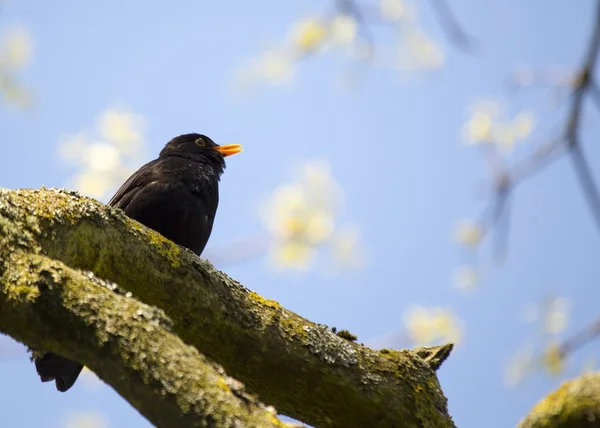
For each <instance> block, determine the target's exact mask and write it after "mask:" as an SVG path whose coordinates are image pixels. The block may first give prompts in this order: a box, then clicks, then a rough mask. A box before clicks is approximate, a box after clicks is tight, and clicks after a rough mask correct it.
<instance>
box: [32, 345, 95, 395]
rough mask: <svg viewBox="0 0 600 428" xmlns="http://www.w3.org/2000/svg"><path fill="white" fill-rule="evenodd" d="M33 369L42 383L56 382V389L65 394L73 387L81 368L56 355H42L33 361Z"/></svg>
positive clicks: (79, 365) (77, 364)
mask: <svg viewBox="0 0 600 428" xmlns="http://www.w3.org/2000/svg"><path fill="white" fill-rule="evenodd" d="M35 368H36V370H37V373H38V375H40V379H41V380H42V382H50V381H51V380H54V381H56V389H57V390H59V391H60V392H65V391H67V390H68V389H69V388H71V387H72V386H73V384H74V383H75V381H76V380H77V377H78V376H79V373H81V370H83V366H82V365H81V364H79V363H76V362H74V361H71V360H68V359H66V358H64V357H61V356H60V355H56V354H44V356H43V357H41V358H36V359H35Z"/></svg>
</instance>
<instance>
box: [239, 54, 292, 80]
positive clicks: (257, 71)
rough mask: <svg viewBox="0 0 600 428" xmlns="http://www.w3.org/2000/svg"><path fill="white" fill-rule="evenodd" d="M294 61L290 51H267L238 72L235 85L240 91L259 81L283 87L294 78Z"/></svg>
mask: <svg viewBox="0 0 600 428" xmlns="http://www.w3.org/2000/svg"><path fill="white" fill-rule="evenodd" d="M295 61H296V60H295V58H294V56H293V54H292V52H290V51H286V50H285V49H283V48H279V49H269V50H267V51H265V52H263V53H262V54H261V55H260V56H259V57H258V58H256V59H255V60H253V61H252V62H251V63H250V65H249V66H247V67H244V68H242V69H241V70H239V71H238V73H237V74H238V75H237V84H238V86H239V87H240V88H242V89H248V88H250V87H252V86H253V85H254V84H255V83H257V82H259V81H262V82H268V83H271V84H274V85H285V84H287V83H290V82H291V81H292V80H293V78H294V63H295Z"/></svg>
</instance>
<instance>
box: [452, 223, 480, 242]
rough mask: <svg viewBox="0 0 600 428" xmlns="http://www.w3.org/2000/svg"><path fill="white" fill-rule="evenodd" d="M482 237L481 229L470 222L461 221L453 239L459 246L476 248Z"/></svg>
mask: <svg viewBox="0 0 600 428" xmlns="http://www.w3.org/2000/svg"><path fill="white" fill-rule="evenodd" d="M482 236H483V231H482V230H481V227H480V226H479V225H478V224H476V223H474V222H470V221H463V222H461V223H459V224H458V226H457V227H456V230H455V232H454V237H455V239H456V241H457V242H458V243H459V244H462V245H467V246H470V247H476V246H477V245H478V244H479V242H481V238H482Z"/></svg>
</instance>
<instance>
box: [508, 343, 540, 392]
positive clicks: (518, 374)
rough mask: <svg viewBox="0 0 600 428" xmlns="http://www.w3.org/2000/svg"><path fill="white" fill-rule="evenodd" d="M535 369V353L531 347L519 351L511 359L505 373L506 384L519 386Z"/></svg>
mask: <svg viewBox="0 0 600 428" xmlns="http://www.w3.org/2000/svg"><path fill="white" fill-rule="evenodd" d="M534 367H535V361H534V351H533V348H532V347H531V346H527V347H526V348H524V349H521V350H520V351H518V352H517V353H516V354H515V356H514V357H513V358H512V359H511V361H510V363H509V364H508V367H507V369H506V371H505V373H504V383H505V384H507V385H508V386H517V385H518V384H519V383H521V382H522V381H523V379H524V378H525V376H527V375H528V374H529V373H531V372H532V371H533V369H534Z"/></svg>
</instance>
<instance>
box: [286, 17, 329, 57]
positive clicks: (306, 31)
mask: <svg viewBox="0 0 600 428" xmlns="http://www.w3.org/2000/svg"><path fill="white" fill-rule="evenodd" d="M327 31H328V29H327V25H326V23H324V22H323V21H322V20H321V19H319V18H314V17H311V18H307V19H304V20H302V21H300V22H297V23H296V24H294V25H293V26H292V28H291V30H290V39H291V41H292V44H293V45H294V46H296V47H297V48H298V49H300V50H301V51H306V52H310V51H314V50H315V49H317V48H319V47H321V46H322V44H323V42H324V41H325V39H326V37H327Z"/></svg>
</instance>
